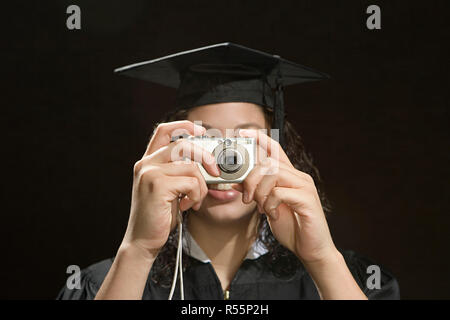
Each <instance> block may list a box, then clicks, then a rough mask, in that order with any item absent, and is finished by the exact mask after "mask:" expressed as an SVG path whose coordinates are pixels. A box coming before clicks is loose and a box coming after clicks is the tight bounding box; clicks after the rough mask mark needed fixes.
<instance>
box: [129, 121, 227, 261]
mask: <svg viewBox="0 0 450 320" xmlns="http://www.w3.org/2000/svg"><path fill="white" fill-rule="evenodd" d="M180 132H182V133H188V134H190V135H203V134H204V133H205V128H204V127H201V126H198V125H196V124H194V123H192V122H190V121H175V122H169V123H163V124H160V125H159V126H158V127H157V128H156V130H155V132H154V135H153V137H152V139H151V140H150V143H149V145H148V147H147V150H146V152H145V154H144V156H143V157H142V159H141V160H139V161H138V162H136V164H135V165H134V178H133V191H132V200H131V210H130V217H129V220H128V227H127V230H126V232H125V237H124V239H123V241H122V244H121V248H128V247H130V246H131V247H132V248H133V249H136V248H137V249H138V250H139V251H142V252H143V253H144V254H145V255H148V256H149V257H151V258H153V259H154V258H156V256H157V254H158V252H159V250H160V249H161V248H162V246H163V245H164V244H165V243H166V241H167V239H168V236H169V233H170V231H171V230H172V229H173V228H174V227H175V226H176V222H177V213H178V212H177V202H178V198H179V196H180V195H181V194H183V195H185V196H184V197H183V198H182V199H181V201H180V210H181V211H185V210H187V209H189V208H192V209H194V210H198V209H199V208H200V206H201V204H202V201H203V199H204V197H205V196H206V195H207V193H208V188H207V186H206V183H205V180H204V178H203V176H202V174H201V173H200V170H199V168H198V165H197V164H196V163H195V162H194V161H192V160H195V161H197V162H201V163H202V164H203V167H204V168H205V169H206V171H208V173H209V174H211V175H214V176H218V175H219V170H218V168H217V165H216V162H215V159H214V156H213V155H212V154H211V153H209V152H207V151H205V150H204V149H203V148H201V147H199V146H198V145H194V144H193V143H191V142H189V141H188V140H186V139H179V140H176V141H175V142H171V138H172V136H178V135H180V134H181V133H180ZM183 158H190V159H191V161H189V160H188V161H186V160H184V159H183Z"/></svg>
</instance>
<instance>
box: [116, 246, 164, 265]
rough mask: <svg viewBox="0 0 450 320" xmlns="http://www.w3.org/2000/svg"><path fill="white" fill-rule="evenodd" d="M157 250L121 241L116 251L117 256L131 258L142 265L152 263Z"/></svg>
mask: <svg viewBox="0 0 450 320" xmlns="http://www.w3.org/2000/svg"><path fill="white" fill-rule="evenodd" d="M158 252H159V250H156V249H155V250H148V249H146V248H143V247H141V246H139V245H137V244H134V243H128V242H122V244H121V245H120V247H119V250H118V251H117V256H116V257H117V258H119V259H126V260H132V261H135V262H139V263H141V264H143V265H147V264H150V265H152V264H153V262H154V261H155V259H156V257H157V256H158Z"/></svg>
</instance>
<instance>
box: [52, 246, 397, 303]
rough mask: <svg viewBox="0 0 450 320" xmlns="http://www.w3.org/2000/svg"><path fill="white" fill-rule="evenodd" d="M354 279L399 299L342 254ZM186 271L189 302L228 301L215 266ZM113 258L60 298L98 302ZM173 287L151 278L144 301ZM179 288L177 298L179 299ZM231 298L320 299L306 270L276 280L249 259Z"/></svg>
mask: <svg viewBox="0 0 450 320" xmlns="http://www.w3.org/2000/svg"><path fill="white" fill-rule="evenodd" d="M341 253H342V254H343V256H344V259H345V261H346V263H347V266H348V267H349V269H350V271H351V273H352V274H353V277H354V278H355V279H356V281H357V283H358V285H359V286H360V288H361V289H362V290H363V292H364V293H365V294H366V296H367V297H368V298H369V299H399V298H400V289H399V285H398V282H397V280H396V279H395V278H394V276H393V275H392V274H391V273H390V272H389V271H387V270H386V269H385V268H383V267H382V266H379V265H378V266H379V267H380V269H381V288H380V289H369V288H368V287H367V285H366V282H367V279H368V277H370V276H371V274H372V273H371V272H368V270H367V267H368V266H370V265H374V264H376V263H374V262H372V261H370V260H369V259H367V258H366V257H364V256H362V255H360V254H357V253H355V252H353V251H341ZM189 259H191V261H192V262H191V263H190V264H189V266H188V268H187V269H186V271H185V272H183V279H184V292H185V293H184V295H185V299H192V300H196V299H199V300H213V299H224V294H223V291H222V287H221V284H220V281H219V278H218V277H217V275H216V273H215V271H214V269H213V267H212V265H211V263H209V262H208V263H204V262H201V261H199V260H197V259H194V258H192V257H189ZM112 262H113V259H107V260H103V261H101V262H98V263H96V264H93V265H91V266H89V267H87V268H86V269H83V270H82V272H81V288H80V289H68V288H67V287H66V286H64V287H63V288H62V289H61V291H60V292H59V294H58V296H57V299H64V300H66V299H69V300H84V299H88V300H89V299H94V297H95V295H96V293H97V291H98V289H99V288H100V286H101V284H102V282H103V280H104V278H105V277H106V274H107V273H108V270H109V268H110V267H111V264H112ZM169 291H170V288H165V287H161V286H159V285H157V284H155V283H154V282H153V281H151V280H150V277H149V279H148V280H147V284H146V286H145V289H144V293H143V297H142V299H144V300H166V299H167V298H168V296H169ZM179 297H180V296H179V288H178V286H177V288H176V290H175V293H174V299H179ZM229 299H236V300H247V299H254V300H257V299H264V300H301V299H319V294H318V292H317V289H316V287H315V285H314V282H313V281H312V279H311V277H310V276H309V274H308V273H307V272H306V271H305V269H304V268H303V267H299V268H298V269H297V271H296V273H295V274H294V275H293V276H292V277H290V278H288V279H280V278H278V277H276V276H275V275H274V274H273V273H272V271H271V270H270V269H269V268H268V266H267V265H266V263H265V261H264V259H262V257H259V258H257V259H253V260H250V259H246V260H244V262H243V263H242V265H241V267H240V268H239V270H238V272H237V273H236V275H235V277H234V279H233V280H232V282H231V284H230V287H229Z"/></svg>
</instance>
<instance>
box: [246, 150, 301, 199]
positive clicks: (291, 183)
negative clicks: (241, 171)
mask: <svg viewBox="0 0 450 320" xmlns="http://www.w3.org/2000/svg"><path fill="white" fill-rule="evenodd" d="M295 171H297V170H295V169H293V168H290V167H288V166H287V165H286V164H284V165H283V164H282V163H281V162H279V161H277V160H275V159H272V158H267V159H265V160H264V161H263V162H262V163H260V164H258V165H256V166H255V168H254V169H253V170H252V171H250V173H249V175H248V176H247V178H246V179H245V180H244V181H243V186H244V198H245V200H244V202H245V203H249V202H251V201H252V200H256V199H255V197H254V193H255V190H256V188H257V187H258V185H259V184H260V182H261V181H262V180H263V179H264V178H265V177H269V178H270V179H269V180H267V182H266V183H267V184H268V185H271V184H273V181H276V185H277V186H284V187H293V188H295V187H301V186H302V185H303V184H305V183H306V181H303V179H299V178H298V174H297V173H296V172H295ZM272 177H275V179H274V178H272ZM269 181H270V183H269ZM272 187H273V186H272ZM260 205H262V203H260Z"/></svg>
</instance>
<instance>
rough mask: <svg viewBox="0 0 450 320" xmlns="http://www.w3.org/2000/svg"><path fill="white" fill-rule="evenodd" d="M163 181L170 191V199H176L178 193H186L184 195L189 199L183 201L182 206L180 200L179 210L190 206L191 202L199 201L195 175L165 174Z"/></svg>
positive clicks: (199, 196) (198, 189) (198, 188)
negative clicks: (177, 175)
mask: <svg viewBox="0 0 450 320" xmlns="http://www.w3.org/2000/svg"><path fill="white" fill-rule="evenodd" d="M165 182H166V183H167V185H168V186H170V187H169V188H170V189H169V192H170V193H171V198H170V199H168V200H170V201H173V200H176V199H177V198H178V197H179V195H180V194H183V195H186V197H187V198H188V199H189V200H191V201H188V202H186V201H184V202H183V206H181V202H180V210H182V211H185V210H187V209H189V208H190V207H192V205H193V204H195V203H197V202H199V201H201V194H200V186H199V183H198V180H197V178H195V177H173V176H166V177H165Z"/></svg>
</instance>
